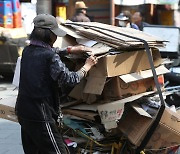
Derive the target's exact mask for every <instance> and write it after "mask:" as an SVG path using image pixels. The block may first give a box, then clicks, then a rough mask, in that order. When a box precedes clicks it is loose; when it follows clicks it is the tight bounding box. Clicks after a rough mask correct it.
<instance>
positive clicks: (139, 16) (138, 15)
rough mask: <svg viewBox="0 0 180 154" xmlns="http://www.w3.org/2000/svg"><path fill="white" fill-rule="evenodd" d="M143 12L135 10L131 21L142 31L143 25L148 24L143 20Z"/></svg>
mask: <svg viewBox="0 0 180 154" xmlns="http://www.w3.org/2000/svg"><path fill="white" fill-rule="evenodd" d="M143 20H144V18H143V13H142V12H140V11H137V12H135V13H134V14H133V16H132V21H133V22H134V23H135V24H136V25H137V26H138V28H139V30H141V31H143V28H144V26H148V25H149V24H148V23H146V22H144V21H143Z"/></svg>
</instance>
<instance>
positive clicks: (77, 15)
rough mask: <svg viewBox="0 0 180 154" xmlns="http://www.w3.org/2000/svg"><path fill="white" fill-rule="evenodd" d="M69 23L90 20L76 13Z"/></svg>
mask: <svg viewBox="0 0 180 154" xmlns="http://www.w3.org/2000/svg"><path fill="white" fill-rule="evenodd" d="M71 21H73V22H90V19H89V17H87V16H86V15H85V14H83V13H81V12H78V13H76V14H75V15H74V16H73V17H72V19H71Z"/></svg>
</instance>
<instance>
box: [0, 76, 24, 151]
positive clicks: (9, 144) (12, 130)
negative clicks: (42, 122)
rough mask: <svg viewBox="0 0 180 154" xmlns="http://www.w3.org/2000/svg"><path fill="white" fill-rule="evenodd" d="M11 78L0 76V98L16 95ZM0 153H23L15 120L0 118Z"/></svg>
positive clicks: (18, 128)
mask: <svg viewBox="0 0 180 154" xmlns="http://www.w3.org/2000/svg"><path fill="white" fill-rule="evenodd" d="M17 92H18V91H17V89H15V86H13V85H12V80H11V79H3V78H1V77H0V99H3V98H8V97H13V96H15V95H17ZM0 154H24V152H23V148H22V143H21V134H20V126H19V124H18V123H16V122H12V121H9V120H5V119H2V118H0Z"/></svg>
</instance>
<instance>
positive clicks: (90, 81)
mask: <svg viewBox="0 0 180 154" xmlns="http://www.w3.org/2000/svg"><path fill="white" fill-rule="evenodd" d="M105 82H106V77H105V76H104V77H101V78H98V77H91V76H89V77H88V78H87V83H86V86H85V88H84V91H83V92H84V93H90V94H97V95H101V93H102V91H103V89H104V85H105Z"/></svg>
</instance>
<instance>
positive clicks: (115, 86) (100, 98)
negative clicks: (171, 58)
mask: <svg viewBox="0 0 180 154" xmlns="http://www.w3.org/2000/svg"><path fill="white" fill-rule="evenodd" d="M60 26H61V28H62V29H64V30H65V31H66V32H67V36H65V37H64V38H58V40H57V42H56V43H55V47H56V46H58V47H65V46H68V45H76V44H83V45H85V46H88V47H90V48H92V50H93V54H95V55H96V56H97V57H98V59H99V60H98V63H97V64H96V65H95V66H94V67H93V68H92V69H91V70H90V71H89V72H88V75H87V77H86V78H85V79H83V80H82V81H81V82H80V83H79V84H78V85H76V86H75V87H73V88H72V87H66V86H64V89H63V96H65V97H63V98H61V99H62V111H63V113H64V115H65V117H67V118H65V120H64V123H65V124H66V125H67V126H68V127H70V128H71V129H73V130H80V131H81V132H83V133H84V134H86V135H87V136H88V135H89V134H88V132H89V131H90V130H91V133H90V134H91V135H89V136H90V137H92V138H93V139H94V140H96V141H102V142H101V143H103V142H104V140H106V141H109V142H111V141H112V139H108V137H109V136H111V135H112V136H115V138H116V142H121V138H120V137H122V136H125V137H126V139H127V140H128V141H129V142H131V144H132V145H133V146H135V147H137V146H139V145H140V144H141V142H142V140H143V138H144V137H145V136H146V133H147V131H148V130H149V128H150V127H151V125H152V123H153V121H154V119H155V117H156V116H155V115H156V114H157V112H158V108H159V107H160V105H161V103H160V101H150V102H151V103H150V104H151V105H152V104H153V102H155V103H154V104H155V105H154V106H155V107H152V108H151V106H150V105H147V104H148V103H149V101H147V100H146V99H147V98H148V99H149V98H154V100H159V99H156V97H157V96H156V94H155V93H156V86H155V83H154V79H153V74H152V70H151V67H150V64H149V59H148V56H147V53H146V51H145V49H144V45H143V43H142V41H141V39H143V40H146V41H147V42H148V44H149V48H150V52H151V58H152V61H153V64H154V66H155V70H156V74H157V76H158V78H159V84H160V86H161V87H162V88H163V74H165V73H168V72H169V71H168V69H166V68H165V67H164V65H163V64H162V59H161V56H160V53H159V50H158V48H157V47H159V46H163V45H164V44H163V42H164V41H163V40H161V39H158V38H155V37H153V36H150V35H147V34H145V33H143V32H140V31H137V30H134V29H128V28H120V27H115V26H110V25H106V24H100V23H72V22H69V23H66V24H65V25H60ZM109 29H110V30H112V31H109ZM116 32H118V33H116ZM121 34H122V35H121ZM131 36H133V37H131ZM134 36H136V37H138V38H140V39H139V40H137V39H135V38H134ZM88 55H89V53H87V54H85V55H83V56H82V55H81V56H80V55H79V56H78V55H76V56H75V55H74V56H73V55H69V56H67V57H66V59H64V58H63V59H62V60H64V62H65V63H66V64H67V67H69V69H70V70H73V71H76V70H78V69H79V68H80V67H81V66H82V65H83V64H84V61H85V59H86V58H87V56H88ZM72 64H73V67H72ZM74 65H75V66H74ZM145 98H146V99H145ZM157 98H158V97H157ZM144 106H146V107H144ZM4 117H5V116H4ZM179 119H180V117H179V115H178V113H174V112H172V111H170V110H169V109H168V108H166V109H165V111H164V113H163V116H162V118H161V120H160V122H159V125H158V127H157V129H156V130H155V132H154V133H153V136H152V137H151V139H150V140H149V143H148V144H147V147H146V148H149V149H154V148H157V149H159V148H162V147H164V146H165V147H168V146H174V145H177V144H179V143H180V128H179ZM87 126H88V128H87ZM89 127H90V128H89ZM102 127H103V129H102ZM98 128H99V129H98ZM100 128H101V129H100ZM102 130H103V131H102ZM65 131H66V130H65ZM92 134H93V135H92ZM171 136H173V137H172V138H171ZM66 137H67V136H66ZM69 138H72V137H71V136H69ZM117 138H118V139H117ZM78 139H79V137H78ZM74 140H77V138H76V139H74ZM105 143H107V142H105ZM82 145H84V143H83V144H82Z"/></svg>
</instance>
